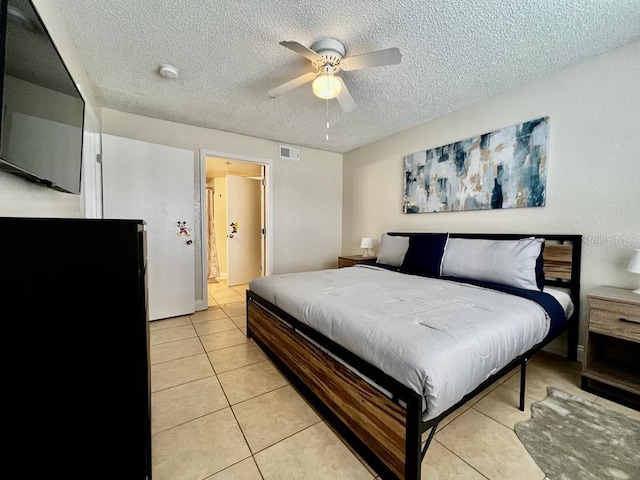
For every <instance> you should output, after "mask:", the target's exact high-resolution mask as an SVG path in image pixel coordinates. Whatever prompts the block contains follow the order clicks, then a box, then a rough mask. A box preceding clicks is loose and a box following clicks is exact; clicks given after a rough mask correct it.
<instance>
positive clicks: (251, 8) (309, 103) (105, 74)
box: [56, 0, 640, 153]
mask: <svg viewBox="0 0 640 480" xmlns="http://www.w3.org/2000/svg"><path fill="white" fill-rule="evenodd" d="M56 5H58V6H59V8H60V9H61V11H62V13H63V14H64V17H65V18H66V21H67V23H68V27H69V30H70V32H71V35H72V36H73V38H74V40H75V42H76V45H77V47H78V50H79V51H80V54H81V57H82V60H83V62H84V65H85V68H86V70H87V73H88V75H89V78H90V79H91V81H92V83H93V86H94V90H95V92H96V94H97V96H98V98H99V99H100V100H101V101H102V102H103V105H104V106H105V107H108V108H112V109H116V110H121V111H125V112H131V113H136V114H140V115H145V116H150V117H156V118H162V119H167V120H171V121H175V122H181V123H186V124H191V125H198V126H202V127H208V128H213V129H217V130H224V131H229V132H235V133H241V134H246V135H251V136H255V137H261V138H266V139H270V140H275V141H279V142H284V143H288V144H293V145H300V146H309V147H315V148H319V149H322V150H329V151H334V152H341V153H344V152H348V151H350V150H352V149H354V148H357V147H360V146H362V145H366V144H368V143H371V142H373V141H376V140H379V139H381V138H384V137H386V136H389V135H392V134H394V133H397V132H400V131H403V130H406V129H407V128H410V127H412V126H415V125H418V124H421V123H424V122H426V121H428V120H429V119H432V118H435V117H437V116H440V115H443V114H445V113H447V112H450V111H453V110H456V109H458V108H460V107H462V106H464V105H469V104H472V103H475V102H477V101H479V100H482V99H484V98H487V97H489V96H491V95H494V94H496V93H499V92H501V91H504V90H508V89H511V88H513V87H515V86H518V85H521V84H523V83H526V82H529V81H532V80H535V79H537V78H540V77H543V76H545V75H547V74H549V73H551V72H555V71H557V70H560V69H562V68H564V67H566V66H568V65H570V64H573V63H576V62H579V61H580V60H582V59H585V58H587V57H591V56H595V55H598V54H601V53H603V52H605V51H607V50H610V49H612V48H615V47H617V46H620V45H622V44H624V43H627V42H630V41H632V40H635V39H638V38H640V1H638V0H537V1H526V2H523V1H522V0H502V1H500V0H468V1H464V2H462V1H459V2H455V1H451V0H394V1H371V0H351V1H344V0H323V1H319V2H307V1H286V0H235V1H233V0H231V1H230V0H189V1H186V0H144V1H143V0H140V1H124V2H123V1H120V0H118V1H116V0H56ZM324 37H334V38H337V39H339V40H341V41H342V42H343V43H344V44H345V45H346V47H347V56H350V55H358V54H361V53H366V52H369V51H374V50H381V49H386V48H390V47H398V48H399V49H400V51H401V53H402V62H401V63H400V64H399V65H390V66H384V67H376V68H369V69H364V70H358V71H352V72H341V76H342V77H343V79H344V81H345V83H346V84H347V86H348V87H349V90H350V92H351V94H352V96H353V98H354V99H355V101H356V103H357V109H356V110H355V111H353V112H351V113H343V112H342V111H341V110H340V107H339V105H338V104H337V102H336V101H335V100H330V101H329V117H330V121H331V129H330V131H329V138H330V140H329V141H326V140H325V134H326V125H325V124H326V116H327V105H326V101H324V100H320V99H318V98H316V97H315V96H314V95H313V93H312V91H311V85H310V84H306V85H303V86H301V87H298V88H297V89H295V90H293V91H290V92H288V93H285V94H283V95H281V96H279V97H277V98H275V99H273V98H269V97H268V95H267V91H268V90H269V89H271V88H273V87H275V86H277V85H279V84H281V83H284V82H285V81H287V80H289V79H291V78H293V77H295V76H298V75H301V74H302V73H305V72H306V71H309V67H310V62H309V61H308V60H306V59H304V58H303V57H301V56H299V55H296V54H295V53H293V52H292V51H290V50H288V49H286V48H284V47H282V46H280V45H279V44H278V42H280V41H282V40H294V41H298V42H300V43H302V44H304V45H306V46H310V45H311V44H312V43H313V42H314V41H316V40H318V39H320V38H324ZM161 63H170V64H173V65H175V66H176V67H177V68H178V70H179V71H180V78H179V79H177V80H166V79H164V78H162V77H160V76H159V75H158V73H157V68H158V65H159V64H161Z"/></svg>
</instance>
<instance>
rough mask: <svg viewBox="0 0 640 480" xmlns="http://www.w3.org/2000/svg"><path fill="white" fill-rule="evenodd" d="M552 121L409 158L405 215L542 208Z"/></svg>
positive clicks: (535, 122)
mask: <svg viewBox="0 0 640 480" xmlns="http://www.w3.org/2000/svg"><path fill="white" fill-rule="evenodd" d="M548 140H549V117H543V118H538V119H535V120H530V121H528V122H524V123H521V124H518V125H512V126H510V127H505V128H502V129H500V130H496V131H494V132H489V133H485V134H482V135H477V136H475V137H470V138H467V139H465V140H461V141H458V142H454V143H450V144H449V145H444V146H442V147H437V148H432V149H430V150H425V151H422V152H418V153H414V154H412V155H407V156H406V157H404V204H403V212H404V213H427V212H453V211H462V210H488V209H497V208H521V207H542V206H544V205H545V200H546V193H547V189H546V187H547V161H548V147H549V142H548Z"/></svg>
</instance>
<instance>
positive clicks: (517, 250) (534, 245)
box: [442, 237, 544, 291]
mask: <svg viewBox="0 0 640 480" xmlns="http://www.w3.org/2000/svg"><path fill="white" fill-rule="evenodd" d="M543 244H544V239H543V238H533V237H531V238H524V239H521V240H484V239H471V238H449V241H448V242H447V246H446V248H445V252H444V259H443V260H442V275H447V276H451V277H460V278H468V279H472V280H481V281H485V282H494V283H500V284H503V285H510V286H512V287H517V288H522V289H525V290H538V291H540V288H538V282H537V272H536V262H537V260H538V257H539V256H540V252H541V249H542V247H543Z"/></svg>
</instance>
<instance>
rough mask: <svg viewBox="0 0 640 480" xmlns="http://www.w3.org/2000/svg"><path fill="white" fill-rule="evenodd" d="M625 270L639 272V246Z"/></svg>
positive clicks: (637, 290) (639, 290)
mask: <svg viewBox="0 0 640 480" xmlns="http://www.w3.org/2000/svg"><path fill="white" fill-rule="evenodd" d="M363 240H364V239H363ZM627 272H631V273H638V274H640V248H636V249H635V250H634V251H633V254H632V255H631V260H629V266H628V267H627ZM633 293H637V294H638V295H640V288H638V289H636V290H634V291H633Z"/></svg>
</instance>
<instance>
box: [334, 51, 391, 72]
mask: <svg viewBox="0 0 640 480" xmlns="http://www.w3.org/2000/svg"><path fill="white" fill-rule="evenodd" d="M401 59H402V54H401V53H400V50H398V49H397V48H396V47H393V48H387V49H386V50H378V51H377V52H369V53H363V54H362V55H355V56H353V57H347V58H343V59H342V60H341V61H340V68H342V70H344V71H345V72H350V71H352V70H359V69H361V68H366V67H381V66H383V65H395V64H396V63H400V60H401Z"/></svg>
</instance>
